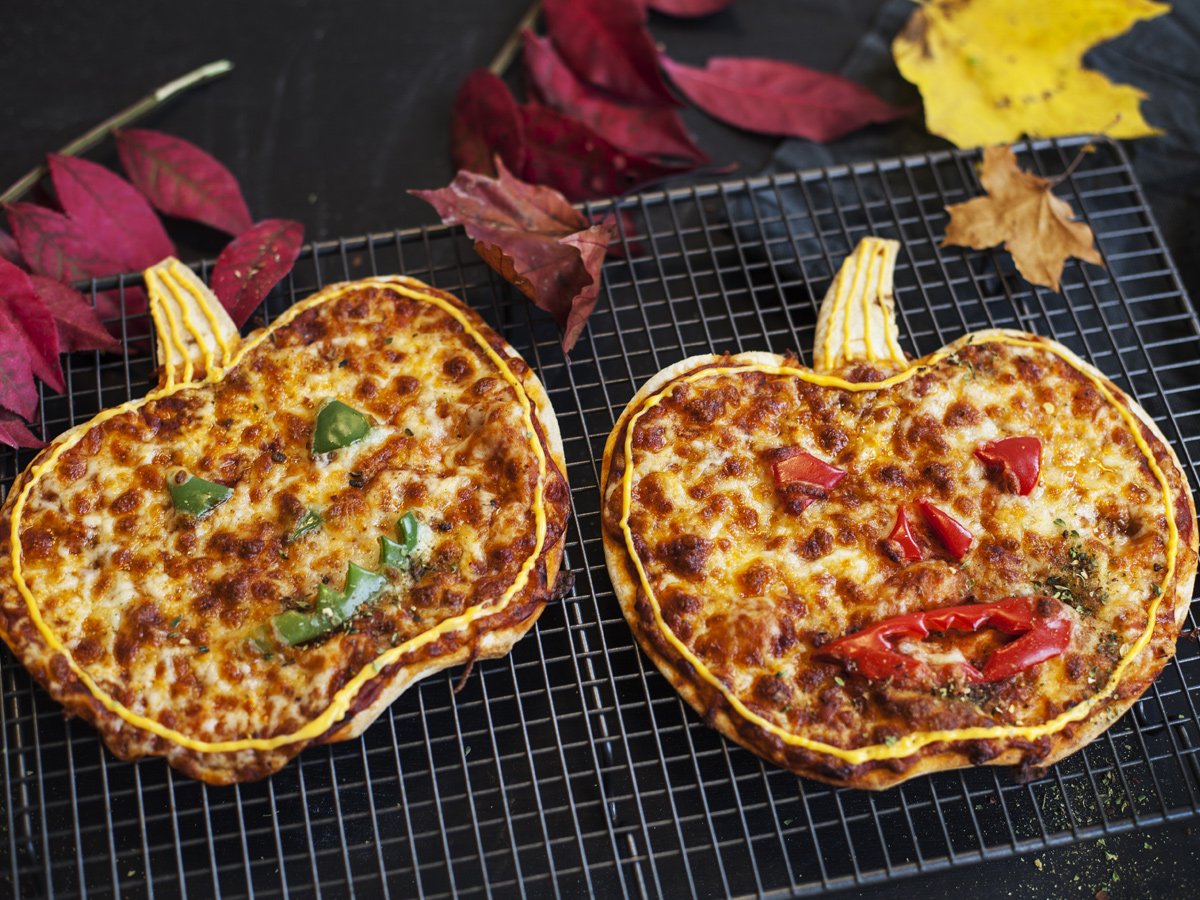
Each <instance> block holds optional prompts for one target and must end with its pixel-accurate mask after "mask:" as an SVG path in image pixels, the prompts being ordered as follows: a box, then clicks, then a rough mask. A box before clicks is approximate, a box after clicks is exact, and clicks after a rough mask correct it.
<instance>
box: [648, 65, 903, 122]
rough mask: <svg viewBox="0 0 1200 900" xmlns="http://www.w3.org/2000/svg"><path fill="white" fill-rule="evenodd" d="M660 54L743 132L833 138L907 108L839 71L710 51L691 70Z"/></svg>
mask: <svg viewBox="0 0 1200 900" xmlns="http://www.w3.org/2000/svg"><path fill="white" fill-rule="evenodd" d="M660 59H661V61H662V65H663V68H664V69H666V71H667V74H668V75H670V76H671V80H672V81H673V82H674V83H675V86H676V87H677V88H679V90H681V91H682V92H683V93H684V95H685V96H687V98H688V99H689V100H691V101H692V102H693V103H695V104H696V106H698V107H700V109H702V110H704V111H705V112H706V113H708V114H709V115H710V116H712V117H713V118H715V119H720V120H721V121H722V122H725V123H727V124H729V125H735V126H737V127H738V128H744V129H746V130H747V131H757V132H761V133H763V134H778V135H788V136H791V137H802V138H808V139H809V140H813V141H832V140H836V139H837V138H840V137H842V136H843V135H846V134H849V133H850V132H852V131H856V130H857V129H859V128H862V127H863V126H864V125H869V124H870V123H872V122H890V121H892V120H893V119H899V118H901V117H902V116H906V115H908V114H909V112H911V110H908V109H898V108H897V107H895V106H891V105H890V104H888V103H885V102H883V101H882V100H880V99H879V98H878V97H876V96H875V95H874V94H872V93H871V92H870V91H868V90H867V89H866V88H864V87H862V86H861V85H858V84H855V83H854V82H853V81H849V80H848V79H845V78H842V77H841V76H840V75H831V74H829V73H827V72H817V71H815V70H814V69H806V68H804V67H803V66H797V65H794V64H792V63H787V62H779V61H778V60H772V59H751V58H739V57H730V56H714V57H713V58H712V59H710V60H709V61H708V67H707V68H704V69H696V68H693V67H692V66H685V65H683V64H682V63H677V62H675V61H674V60H672V59H670V58H668V57H667V56H665V55H663V56H661V57H660Z"/></svg>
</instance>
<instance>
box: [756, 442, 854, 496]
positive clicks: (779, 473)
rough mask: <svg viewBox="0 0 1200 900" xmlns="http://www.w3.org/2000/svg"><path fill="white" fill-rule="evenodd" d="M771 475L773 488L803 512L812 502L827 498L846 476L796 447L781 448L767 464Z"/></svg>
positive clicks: (843, 470)
mask: <svg viewBox="0 0 1200 900" xmlns="http://www.w3.org/2000/svg"><path fill="white" fill-rule="evenodd" d="M771 474H772V475H774V477H775V487H776V488H778V489H779V490H781V491H785V492H786V493H787V494H791V495H793V502H794V503H798V504H799V508H800V509H804V508H806V507H807V506H808V505H809V504H810V503H812V502H813V501H814V500H823V499H825V498H826V497H827V496H829V492H830V491H832V490H833V489H834V488H835V487H837V483H838V482H839V481H841V480H842V479H843V478H845V477H846V470H845V469H839V468H838V467H837V466H832V465H830V464H829V463H827V462H825V461H824V460H820V459H817V458H816V457H815V456H812V455H811V454H808V453H805V452H804V451H803V450H801V449H800V448H799V447H784V448H783V449H781V450H779V451H778V453H777V455H776V457H775V461H774V462H772V463H771ZM797 494H798V495H799V496H798V497H797V496H795V495H797Z"/></svg>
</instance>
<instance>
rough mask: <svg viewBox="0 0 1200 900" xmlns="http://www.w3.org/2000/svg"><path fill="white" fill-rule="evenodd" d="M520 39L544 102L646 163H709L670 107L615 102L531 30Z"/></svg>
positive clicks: (527, 66) (535, 87) (534, 85)
mask: <svg viewBox="0 0 1200 900" xmlns="http://www.w3.org/2000/svg"><path fill="white" fill-rule="evenodd" d="M524 37H525V52H524V60H525V72H526V74H527V75H528V76H529V81H530V83H531V84H530V87H531V89H532V91H533V92H534V93H535V94H537V96H538V97H539V99H540V100H541V102H542V103H543V104H545V105H546V106H549V107H551V108H552V109H556V110H558V111H559V112H561V113H564V114H565V115H568V116H572V117H574V118H576V119H578V120H579V121H581V122H583V123H584V124H585V125H587V126H588V127H590V128H591V129H592V130H593V131H595V132H597V133H599V134H600V135H602V136H603V137H604V138H606V139H607V140H608V141H609V142H610V143H611V144H612V145H613V146H614V147H616V148H617V149H618V150H623V151H624V152H626V153H631V154H633V155H635V156H642V157H646V158H648V159H658V158H662V157H678V158H679V159H681V160H686V161H688V162H692V163H702V162H707V161H708V155H707V154H706V153H705V152H704V151H703V150H701V149H700V148H699V147H697V146H696V144H695V142H694V141H693V140H692V138H691V135H689V134H688V131H687V126H685V125H684V124H683V118H682V117H681V116H680V115H679V113H678V112H676V111H675V110H674V109H671V108H670V107H665V106H626V105H624V104H620V103H614V102H612V101H611V100H608V99H607V98H606V97H605V96H603V95H602V94H601V93H600V92H598V91H596V90H594V89H592V88H589V87H588V86H587V85H586V84H584V83H583V82H581V81H580V80H579V79H578V78H577V77H576V76H575V73H574V72H572V71H571V69H570V67H569V66H568V65H567V64H566V63H565V62H564V61H563V59H562V57H561V56H559V54H558V51H556V50H555V49H554V45H553V44H551V43H550V41H549V40H548V39H546V38H540V37H538V36H537V35H536V34H534V33H533V32H531V31H526V32H525V34H524ZM514 110H515V106H514ZM508 163H509V160H508V159H507V158H505V164H508ZM509 168H510V169H511V168H513V166H511V165H509ZM472 171H477V170H474V169H473V170H472ZM517 171H520V169H517Z"/></svg>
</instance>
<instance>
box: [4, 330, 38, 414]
mask: <svg viewBox="0 0 1200 900" xmlns="http://www.w3.org/2000/svg"><path fill="white" fill-rule="evenodd" d="M0 406H3V407H5V408H6V409H11V410H12V411H13V412H15V413H17V415H19V416H21V417H22V418H24V419H32V418H33V417H34V414H35V413H36V412H37V408H38V392H37V385H35V384H34V383H33V369H32V368H31V366H30V356H29V347H28V346H27V345H26V343H25V336H24V335H23V334H21V332H20V330H19V329H18V328H17V326H16V324H15V323H14V322H13V321H12V320H11V319H10V318H9V317H8V313H6V312H4V311H2V310H0Z"/></svg>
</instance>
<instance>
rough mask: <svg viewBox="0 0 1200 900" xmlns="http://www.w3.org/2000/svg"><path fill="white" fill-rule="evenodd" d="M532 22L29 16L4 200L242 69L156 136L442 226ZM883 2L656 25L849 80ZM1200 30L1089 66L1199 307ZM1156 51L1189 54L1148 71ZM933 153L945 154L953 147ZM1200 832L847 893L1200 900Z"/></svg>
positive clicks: (665, 39)
mask: <svg viewBox="0 0 1200 900" xmlns="http://www.w3.org/2000/svg"><path fill="white" fill-rule="evenodd" d="M528 5H529V0H487V2H483V0H461V2H445V0H443V2H440V3H439V2H433V3H425V2H422V3H415V2H406V3H395V2H394V3H365V2H347V0H342V2H338V0H311V2H294V3H288V4H284V3H273V2H262V3H245V2H193V3H190V4H187V5H183V4H174V3H162V2H157V3H154V2H148V0H138V2H122V3H112V4H81V3H67V2H39V3H27V4H21V5H20V8H19V9H15V8H13V7H12V6H10V7H9V9H7V10H6V12H7V15H6V16H5V21H4V25H3V27H2V28H0V142H2V143H0V146H2V147H3V153H2V155H0V184H4V185H7V184H9V183H11V182H14V181H16V180H17V179H18V178H19V177H21V176H22V175H23V174H24V173H25V172H26V171H27V170H29V169H30V168H32V167H33V166H34V165H36V164H37V163H38V162H39V161H40V159H41V157H42V155H43V154H44V153H45V152H47V151H50V150H56V149H58V148H59V147H61V146H63V145H64V144H66V143H67V142H68V141H70V140H71V139H73V138H75V137H77V136H78V135H80V134H82V133H83V132H84V131H86V130H87V129H89V128H90V127H91V126H92V125H94V124H96V123H97V122H99V121H101V120H102V119H104V118H106V117H108V116H110V115H112V114H113V113H114V112H116V111H118V110H120V109H122V108H123V107H125V106H127V105H129V104H130V103H132V102H133V101H134V100H136V99H138V98H140V97H142V96H144V95H145V94H147V93H148V92H149V91H151V90H152V89H154V88H155V87H158V86H159V85H162V84H164V83H166V82H168V81H171V80H172V79H174V78H176V77H178V76H179V75H181V74H183V73H184V72H187V71H189V70H191V69H193V68H195V67H197V66H200V65H203V64H205V63H208V62H211V61H213V60H217V59H229V60H231V61H233V63H234V64H235V66H236V68H235V69H234V71H233V73H232V74H230V75H228V76H226V77H224V78H223V79H221V80H219V81H217V82H214V83H212V84H210V85H207V86H205V87H202V88H200V89H198V90H197V91H195V92H193V93H190V94H188V95H186V96H184V97H182V98H181V99H178V100H176V101H174V102H172V103H171V104H170V105H169V106H167V107H166V108H164V109H162V110H160V111H158V112H156V113H153V114H152V115H150V116H149V117H148V118H146V119H145V120H143V122H142V123H140V124H141V125H143V126H144V127H149V128H156V129H161V130H163V131H167V132H170V133H172V134H176V135H179V136H181V137H184V138H187V139H188V140H191V141H193V142H195V143H197V144H198V145H200V146H202V147H204V148H205V149H207V150H208V151H209V152H211V153H213V154H214V155H215V156H216V157H217V158H218V159H220V160H221V161H222V162H224V163H225V164H226V165H227V166H228V167H229V168H230V169H231V170H232V171H233V173H234V174H235V175H236V176H237V178H238V179H239V180H240V182H241V184H242V188H243V190H244V192H245V195H246V199H247V201H248V203H249V206H250V210H251V213H252V215H253V216H254V218H255V219H260V218H276V217H283V218H291V219H296V220H298V221H300V222H302V223H304V225H305V228H306V238H307V239H308V240H314V239H317V240H324V239H330V238H336V237H341V236H354V235H362V234H365V233H373V232H379V231H387V230H391V229H393V228H404V227H411V226H417V225H422V224H433V223H435V222H436V221H437V219H436V216H435V214H434V212H433V210H432V208H431V207H429V206H428V205H427V204H425V203H424V202H422V201H420V200H417V199H416V198H414V197H411V196H409V195H408V194H407V193H406V191H408V190H409V189H413V188H434V187H441V186H444V185H445V184H447V183H448V182H449V181H450V179H451V178H452V177H453V174H454V172H453V169H452V166H451V163H450V158H449V151H448V134H449V123H450V109H451V103H452V100H453V97H454V94H455V91H456V90H457V88H458V85H459V83H460V82H461V81H462V79H463V78H464V77H465V76H466V74H467V73H468V72H469V71H470V70H471V69H473V68H476V67H478V66H485V65H487V64H488V63H489V62H490V61H491V59H492V58H493V56H494V55H495V53H496V52H497V50H498V49H499V48H500V47H501V45H502V44H503V43H504V41H505V39H506V38H507V36H508V35H509V33H510V32H511V31H512V29H513V27H514V25H515V24H516V23H517V22H518V20H519V19H520V18H521V16H522V15H523V14H524V12H525V11H526V9H527V8H528ZM881 5H882V4H881V3H880V0H842V2H838V0H739V2H738V3H736V4H734V6H733V7H732V8H730V9H728V10H725V11H723V12H721V13H718V14H716V15H714V16H711V17H708V18H706V19H703V20H694V21H681V20H672V19H669V18H667V17H664V16H660V15H657V14H654V15H652V18H651V22H650V27H651V30H652V32H653V33H654V35H655V37H656V39H657V40H658V41H660V42H661V43H662V44H664V45H665V46H666V48H667V50H668V52H669V53H670V54H671V55H672V56H673V57H674V58H676V59H678V60H679V61H681V62H685V63H690V64H693V65H702V64H703V62H704V60H705V59H707V57H709V56H711V55H717V54H719V55H731V56H763V57H771V58H776V59H785V60H790V61H793V62H797V63H801V64H804V65H807V66H810V67H812V68H816V69H822V70H829V71H837V70H839V68H841V67H842V66H843V64H844V63H845V62H846V60H847V59H848V58H849V57H850V56H851V54H852V52H853V51H854V50H855V48H856V46H857V45H858V44H859V43H860V40H861V39H862V37H863V35H864V34H865V33H866V32H867V31H868V30H869V29H870V27H871V25H872V22H873V21H874V20H875V16H876V14H877V12H878V10H879V8H880V6H881ZM1197 18H1198V17H1197V15H1196V10H1195V9H1194V8H1191V7H1190V6H1189V7H1188V8H1186V9H1185V10H1182V11H1179V12H1177V13H1176V14H1173V15H1172V16H1169V17H1167V18H1166V19H1163V20H1156V21H1155V22H1153V23H1146V24H1143V25H1139V26H1138V28H1137V29H1135V33H1134V35H1132V36H1131V37H1129V38H1122V39H1120V40H1119V41H1117V42H1114V44H1113V45H1111V47H1110V48H1108V49H1106V50H1104V51H1102V52H1099V53H1097V54H1094V55H1093V56H1092V57H1089V62H1092V63H1094V64H1095V65H1097V66H1098V67H1100V68H1106V66H1107V67H1108V69H1109V70H1111V69H1112V68H1117V69H1121V68H1125V69H1128V71H1129V73H1130V74H1129V75H1128V80H1131V81H1133V82H1134V83H1136V84H1139V85H1140V86H1143V87H1149V86H1150V84H1151V83H1153V84H1155V85H1161V88H1159V89H1156V90H1155V95H1156V99H1155V101H1152V102H1151V103H1149V104H1147V107H1146V113H1147V117H1148V118H1149V119H1150V120H1151V121H1152V122H1154V123H1155V124H1159V125H1162V126H1163V127H1166V128H1168V129H1170V130H1171V132H1172V133H1171V134H1170V135H1168V136H1167V137H1165V138H1156V139H1152V140H1148V141H1142V142H1138V143H1135V144H1131V145H1127V150H1128V151H1129V152H1130V153H1131V155H1132V156H1133V158H1134V161H1135V168H1136V170H1137V172H1138V175H1139V178H1140V179H1141V181H1142V183H1143V185H1144V186H1145V187H1146V191H1147V199H1148V200H1149V202H1150V204H1151V206H1152V208H1153V209H1154V211H1155V214H1156V216H1157V217H1158V219H1159V223H1160V225H1161V226H1162V229H1163V232H1164V237H1165V240H1166V243H1167V245H1168V247H1169V248H1170V250H1171V251H1172V253H1173V254H1174V255H1175V258H1176V262H1177V263H1178V264H1179V267H1180V271H1181V274H1182V276H1183V278H1184V281H1185V283H1186V284H1187V286H1188V288H1189V289H1190V291H1191V292H1192V293H1195V292H1196V291H1197V290H1198V289H1200V282H1198V281H1197V276H1196V266H1195V265H1194V263H1193V259H1194V258H1195V257H1196V256H1197V253H1196V252H1195V251H1196V244H1197V240H1196V238H1195V234H1196V228H1195V224H1196V219H1197V212H1196V210H1197V209H1198V208H1200V204H1197V203H1196V202H1195V201H1196V198H1197V196H1198V195H1200V174H1198V173H1200V161H1198V158H1197V154H1196V152H1195V150H1194V149H1192V148H1194V147H1195V146H1196V145H1197V143H1200V142H1198V141H1196V140H1195V139H1194V136H1189V133H1188V132H1189V130H1193V131H1194V130H1197V128H1198V125H1197V120H1198V119H1200V116H1197V115H1194V114H1195V113H1197V112H1198V111H1200V104H1197V97H1198V96H1200V88H1197V85H1198V84H1200V78H1197V76H1196V73H1195V72H1191V73H1190V74H1189V73H1188V71H1187V68H1188V67H1191V68H1193V69H1195V68H1197V67H1198V66H1200V63H1197V62H1196V60H1197V57H1196V56H1192V57H1191V58H1190V59H1188V58H1186V54H1185V53H1184V52H1183V51H1184V50H1186V49H1187V48H1188V47H1189V46H1191V47H1195V45H1196V42H1197V40H1200V38H1198V37H1197V29H1196V28H1195V27H1194V26H1195V24H1196V22H1195V20H1196V19H1197ZM1139 29H1140V31H1139ZM1147 29H1157V30H1156V31H1147ZM1160 36H1161V37H1160ZM1189 42H1190V43H1189ZM1141 45H1145V46H1162V47H1167V48H1175V49H1177V50H1179V52H1177V53H1164V54H1163V56H1162V63H1161V65H1158V66H1155V65H1150V66H1147V65H1146V63H1145V58H1146V56H1147V55H1148V54H1147V52H1146V51H1145V50H1144V47H1143V49H1142V51H1141V52H1140V53H1139V46H1141ZM1123 60H1124V61H1125V62H1129V65H1127V66H1126V65H1124V64H1123ZM1139 60H1140V61H1139ZM1181 67H1182V68H1181ZM885 74H887V75H890V77H893V78H898V76H896V75H894V73H885ZM510 81H513V82H514V84H515V83H517V81H516V79H515V78H510ZM1168 101H1169V102H1168ZM684 116H685V119H686V121H687V123H688V125H689V127H690V128H691V129H692V132H693V134H694V135H695V137H696V139H697V141H698V143H699V144H700V145H701V146H702V147H703V148H705V149H706V151H707V152H708V153H709V154H710V155H711V156H712V158H713V161H714V164H717V165H725V164H729V163H736V164H737V166H738V168H737V172H736V174H735V175H734V176H731V177H745V176H749V175H754V174H757V173H759V172H760V171H762V170H764V169H765V168H767V167H768V166H769V165H771V163H772V158H773V157H774V156H775V154H776V151H777V150H779V148H780V144H781V142H780V141H778V140H777V139H774V138H769V137H764V136H758V135H750V134H746V133H743V132H738V131H736V130H735V129H732V128H728V127H726V126H724V125H721V124H720V123H717V122H715V121H713V120H711V119H708V118H707V117H705V116H704V115H702V114H700V113H698V112H695V111H692V110H688V111H686V112H685V113H684ZM919 124H920V118H919V113H918V114H917V115H916V117H915V118H914V119H913V120H911V121H909V122H907V123H902V124H901V125H900V126H897V127H896V128H895V129H892V130H889V129H887V128H876V129H873V130H871V132H870V133H869V134H868V135H867V136H866V141H867V143H866V144H864V143H863V140H862V139H859V140H858V141H857V142H856V141H855V140H848V141H846V142H838V143H835V144H833V145H831V146H829V147H827V148H820V154H821V155H823V157H824V158H826V159H828V160H832V161H841V160H847V159H851V158H858V157H857V155H858V154H859V153H861V148H862V147H863V146H871V147H873V148H878V149H879V151H880V152H886V151H888V150H889V148H890V153H891V154H893V155H894V154H895V153H899V152H902V151H907V150H909V149H911V148H910V147H909V146H908V145H907V143H906V142H905V141H904V140H902V139H901V135H902V134H905V133H911V132H912V131H913V130H914V128H915V127H916V126H919ZM905 129H907V132H906V131H905ZM927 140H928V144H927V145H926V146H928V147H932V146H946V145H945V144H944V143H939V142H938V141H937V139H933V138H927ZM796 144H797V142H791V145H790V146H789V147H785V148H784V149H783V152H782V153H781V154H780V156H779V160H777V161H776V163H775V167H776V169H778V168H779V163H780V160H782V161H785V162H786V161H787V160H796V159H799V160H803V159H807V158H810V157H811V155H812V154H811V153H809V150H810V149H812V148H811V147H810V148H805V147H802V146H801V147H797V146H796ZM115 156H116V154H115V151H114V150H113V148H112V145H111V143H108V144H105V145H103V146H101V147H100V148H98V149H97V150H95V151H93V152H92V153H90V154H89V158H91V159H94V160H96V161H99V162H104V163H114V162H115ZM699 180H712V176H711V175H710V176H708V177H707V178H705V177H704V176H700V178H699ZM170 227H171V231H172V234H173V235H174V236H175V237H176V239H177V242H178V243H179V244H180V249H181V252H182V255H183V256H184V257H185V258H187V259H198V258H200V257H212V256H215V254H216V253H217V252H218V251H219V250H220V248H221V246H222V245H223V243H224V240H225V238H224V237H223V236H222V235H219V234H217V233H216V232H210V231H209V230H207V229H206V228H204V227H202V226H188V225H186V224H185V223H171V226H170ZM1197 827H1200V825H1198V826H1197ZM1192 831H1193V829H1192V828H1190V827H1188V824H1187V823H1174V824H1170V825H1166V826H1161V827H1158V828H1154V829H1150V830H1147V831H1144V832H1139V833H1130V834H1125V835H1115V836H1110V837H1108V838H1106V839H1103V840H1102V841H1090V842H1085V843H1082V844H1077V845H1073V846H1067V847H1062V848H1057V849H1053V850H1047V851H1043V852H1038V853H1034V854H1029V855H1026V856H1023V857H1016V858H1013V859H1009V860H1001V861H993V862H987V863H981V864H976V865H970V866H965V867H962V868H958V869H955V870H952V871H948V872H943V873H936V874H931V875H926V876H921V877H918V878H915V879H907V880H904V881H901V882H897V883H895V884H892V885H885V886H881V887H874V888H869V889H864V890H862V891H861V892H859V891H853V890H851V891H846V892H842V893H840V894H839V895H838V896H842V897H862V898H882V897H893V896H902V895H908V894H909V893H912V894H914V895H921V896H924V897H929V898H956V900H957V898H966V897H970V898H981V897H1007V896H1012V897H1081V898H1092V897H1095V896H1096V893H1097V891H1099V890H1102V889H1103V890H1104V891H1106V892H1107V894H1108V896H1109V897H1110V898H1112V900H1117V898H1123V897H1143V896H1151V895H1156V896H1158V895H1167V896H1179V897H1184V896H1195V895H1196V893H1197V889H1196V888H1195V887H1194V884H1195V866H1196V863H1197V862H1198V861H1200V845H1198V840H1200V832H1198V833H1196V834H1193V833H1192Z"/></svg>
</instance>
